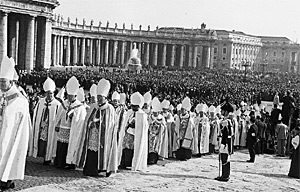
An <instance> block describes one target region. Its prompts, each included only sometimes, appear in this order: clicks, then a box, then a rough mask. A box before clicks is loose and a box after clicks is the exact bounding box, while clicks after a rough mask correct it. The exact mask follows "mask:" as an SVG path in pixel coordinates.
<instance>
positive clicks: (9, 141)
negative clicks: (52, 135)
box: [0, 86, 32, 182]
mask: <svg viewBox="0 0 300 192" xmlns="http://www.w3.org/2000/svg"><path fill="white" fill-rule="evenodd" d="M6 94H7V96H9V97H10V96H11V97H12V99H10V100H9V101H8V102H7V103H5V106H4V110H3V115H2V116H0V130H1V133H0V180H1V181H3V182H6V181H7V180H15V179H24V172H25V162H26V154H27V149H28V143H29V134H30V132H31V128H32V125H31V122H30V121H29V120H30V114H29V105H28V101H27V100H26V98H25V97H24V96H23V95H22V94H21V93H20V92H19V91H18V90H17V88H16V87H15V86H12V87H11V88H10V90H8V91H7V92H6ZM13 95H14V96H13ZM2 102H3V98H1V103H2ZM1 108H2V106H1Z"/></svg>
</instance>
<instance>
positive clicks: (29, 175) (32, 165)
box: [8, 157, 84, 191]
mask: <svg viewBox="0 0 300 192" xmlns="http://www.w3.org/2000/svg"><path fill="white" fill-rule="evenodd" d="M83 177H84V176H83V174H82V171H81V170H64V169H58V168H56V167H54V166H53V165H49V166H45V165H43V159H42V158H33V157H27V161H26V169H25V178H24V180H16V181H15V184H16V187H15V189H14V190H8V191H19V190H22V189H26V188H30V187H35V186H40V185H48V184H52V183H64V182H67V181H72V180H76V179H80V178H83Z"/></svg>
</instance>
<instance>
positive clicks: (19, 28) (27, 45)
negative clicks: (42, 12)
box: [0, 10, 52, 71]
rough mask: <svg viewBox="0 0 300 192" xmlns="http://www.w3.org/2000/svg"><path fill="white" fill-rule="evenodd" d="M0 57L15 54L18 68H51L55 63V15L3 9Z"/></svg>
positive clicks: (0, 28) (0, 18)
mask: <svg viewBox="0 0 300 192" xmlns="http://www.w3.org/2000/svg"><path fill="white" fill-rule="evenodd" d="M0 26H1V27H0V41H1V44H0V59H1V60H2V58H3V56H4V55H7V56H9V57H12V58H14V60H15V62H16V65H17V68H19V69H25V70H28V71H30V70H32V69H33V68H34V67H43V68H49V67H50V64H51V33H52V32H51V29H52V22H51V18H47V17H39V16H37V15H29V14H19V13H16V12H8V11H4V10H1V11H0Z"/></svg>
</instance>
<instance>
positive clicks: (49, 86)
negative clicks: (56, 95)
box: [43, 77, 56, 92]
mask: <svg viewBox="0 0 300 192" xmlns="http://www.w3.org/2000/svg"><path fill="white" fill-rule="evenodd" d="M55 87H56V86H55V82H54V81H53V80H52V79H51V78H50V77H47V79H46V81H45V82H44V84H43V89H44V91H45V92H47V91H50V92H54V91H55Z"/></svg>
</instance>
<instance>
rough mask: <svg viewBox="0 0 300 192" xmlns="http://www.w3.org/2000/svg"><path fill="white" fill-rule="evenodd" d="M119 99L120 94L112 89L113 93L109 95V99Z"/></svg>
mask: <svg viewBox="0 0 300 192" xmlns="http://www.w3.org/2000/svg"><path fill="white" fill-rule="evenodd" d="M120 99H121V96H120V94H119V93H118V92H117V91H114V92H113V94H112V96H111V100H118V101H120Z"/></svg>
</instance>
